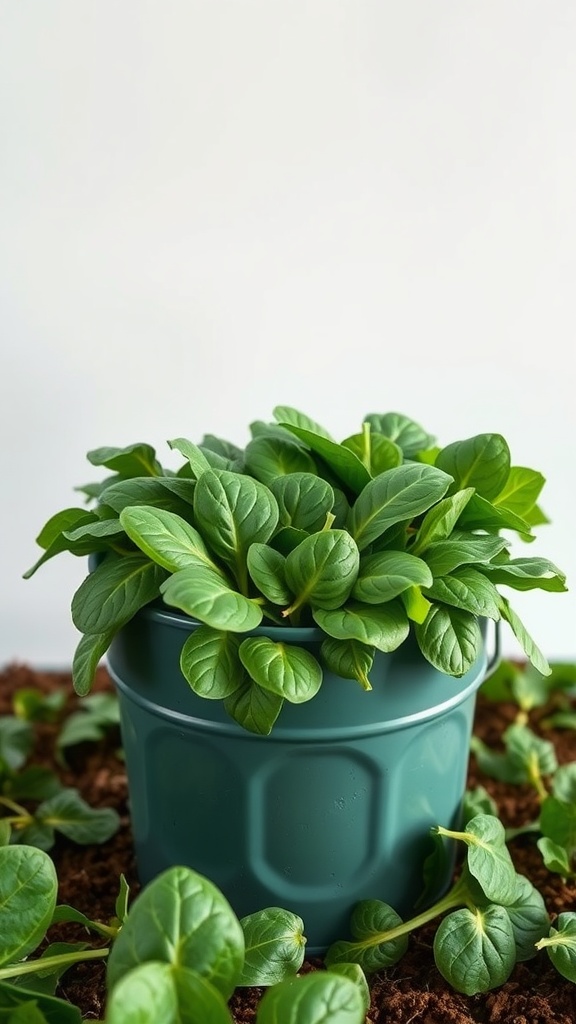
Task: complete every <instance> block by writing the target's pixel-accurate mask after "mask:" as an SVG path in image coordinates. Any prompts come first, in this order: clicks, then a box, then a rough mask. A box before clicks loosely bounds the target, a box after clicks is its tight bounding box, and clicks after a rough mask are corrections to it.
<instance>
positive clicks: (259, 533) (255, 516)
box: [194, 469, 279, 561]
mask: <svg viewBox="0 0 576 1024" xmlns="http://www.w3.org/2000/svg"><path fill="white" fill-rule="evenodd" d="M194 509H195V513H196V518H197V521H198V524H199V526H200V527H201V528H202V529H203V530H204V532H205V536H206V537H207V539H208V541H209V542H210V544H211V545H212V547H213V549H214V551H215V552H216V554H218V555H220V556H221V557H223V558H224V559H227V560H228V561H234V560H235V559H236V557H237V556H238V554H239V553H240V554H243V553H244V552H246V551H247V550H248V548H249V546H250V545H251V544H253V543H255V542H260V543H265V542H266V541H269V540H270V538H271V537H272V535H273V534H274V530H275V529H276V526H277V524H278V515H279V513H278V505H277V503H276V499H275V497H274V495H273V494H272V492H271V490H270V489H269V487H266V486H264V484H263V483H260V482H259V481H258V480H253V479H252V478H251V477H249V476H242V475H240V474H239V473H232V472H230V471H228V470H213V469H210V470H207V471H206V472H205V473H203V474H202V476H201V477H200V479H199V481H198V483H197V486H196V493H195V499H194Z"/></svg>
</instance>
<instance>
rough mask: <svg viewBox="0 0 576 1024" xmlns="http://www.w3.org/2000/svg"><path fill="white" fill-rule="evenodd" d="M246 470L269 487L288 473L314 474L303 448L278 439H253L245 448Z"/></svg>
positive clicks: (312, 465) (313, 465)
mask: <svg viewBox="0 0 576 1024" xmlns="http://www.w3.org/2000/svg"><path fill="white" fill-rule="evenodd" d="M246 470H247V472H248V473H251V474H252V476H255V477H256V479H257V480H260V482H261V483H263V484H266V485H267V486H268V487H271V486H272V484H273V483H274V481H275V480H277V479H278V478H279V477H282V476H286V475H287V474H290V473H315V472H316V465H315V463H314V460H313V458H312V456H311V455H310V454H309V453H308V452H307V451H305V449H303V448H298V447H297V445H295V444H291V442H290V441H284V440H283V439H282V438H279V437H255V438H254V439H253V440H252V441H250V442H249V443H248V444H247V446H246Z"/></svg>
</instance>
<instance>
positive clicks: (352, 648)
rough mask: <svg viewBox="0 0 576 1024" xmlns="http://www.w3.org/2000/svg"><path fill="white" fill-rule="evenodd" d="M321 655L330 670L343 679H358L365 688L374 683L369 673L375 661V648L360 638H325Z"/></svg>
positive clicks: (367, 688) (369, 687)
mask: <svg viewBox="0 0 576 1024" xmlns="http://www.w3.org/2000/svg"><path fill="white" fill-rule="evenodd" d="M320 655H321V657H322V659H323V660H324V663H325V665H326V667H327V668H328V669H329V670H330V672H334V674H335V675H337V676H342V678H343V679H357V680H358V682H359V683H360V685H361V686H362V687H363V688H364V689H365V690H371V689H372V685H371V683H370V680H369V678H368V673H369V672H370V669H371V668H372V665H373V663H374V648H373V647H370V646H368V644H363V643H361V642H360V641H359V640H332V639H330V640H324V641H323V643H322V646H321V648H320Z"/></svg>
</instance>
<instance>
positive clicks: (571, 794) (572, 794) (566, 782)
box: [552, 761, 576, 804]
mask: <svg viewBox="0 0 576 1024" xmlns="http://www.w3.org/2000/svg"><path fill="white" fill-rule="evenodd" d="M552 794H553V796H555V797H556V798H557V799H558V800H565V801H566V802H567V803H571V804H576V761H569V762H568V764H562V765H560V766H559V767H558V768H556V770H555V771H554V775H553V778H552Z"/></svg>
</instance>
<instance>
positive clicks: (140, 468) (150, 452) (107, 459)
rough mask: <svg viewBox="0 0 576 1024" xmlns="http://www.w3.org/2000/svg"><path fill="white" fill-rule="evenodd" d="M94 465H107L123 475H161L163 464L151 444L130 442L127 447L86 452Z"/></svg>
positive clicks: (94, 449)
mask: <svg viewBox="0 0 576 1024" xmlns="http://www.w3.org/2000/svg"><path fill="white" fill-rule="evenodd" d="M86 458H87V459H88V462H91V463H92V465H93V466H106V468H107V469H112V470H114V472H116V473H122V475H123V476H126V477H128V476H131V477H134V476H161V475H162V473H163V470H162V466H161V465H160V463H159V462H158V460H157V458H156V452H155V450H154V448H152V447H151V446H150V445H149V444H140V443H136V444H130V445H128V447H126V448H93V449H92V451H90V452H87V453H86Z"/></svg>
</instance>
